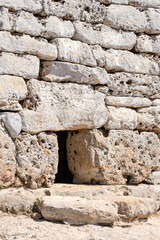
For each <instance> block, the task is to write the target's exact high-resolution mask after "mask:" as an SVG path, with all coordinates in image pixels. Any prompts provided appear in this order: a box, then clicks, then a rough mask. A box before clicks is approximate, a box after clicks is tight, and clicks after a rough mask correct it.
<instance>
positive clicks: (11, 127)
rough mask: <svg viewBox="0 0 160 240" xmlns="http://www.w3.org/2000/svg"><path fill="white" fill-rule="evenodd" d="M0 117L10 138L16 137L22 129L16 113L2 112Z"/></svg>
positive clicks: (19, 118)
mask: <svg viewBox="0 0 160 240" xmlns="http://www.w3.org/2000/svg"><path fill="white" fill-rule="evenodd" d="M0 117H1V118H2V121H3V123H4V125H5V128H6V129H7V131H8V132H9V135H10V136H11V137H12V138H16V137H18V135H19V134H20V132H21V129H22V123H21V117H20V115H19V114H18V113H12V112H4V113H0Z"/></svg>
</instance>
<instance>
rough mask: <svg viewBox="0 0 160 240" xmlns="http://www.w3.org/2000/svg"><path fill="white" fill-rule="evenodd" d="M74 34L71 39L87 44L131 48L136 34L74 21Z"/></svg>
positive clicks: (134, 42)
mask: <svg viewBox="0 0 160 240" xmlns="http://www.w3.org/2000/svg"><path fill="white" fill-rule="evenodd" d="M74 27H75V35H74V36H73V39H75V40H79V41H82V42H86V43H88V44H93V45H94V44H99V45H100V46H102V47H104V48H115V49H128V50H130V49H132V48H133V46H134V45H135V44H136V35H135V34H134V33H132V32H123V31H117V30H115V29H112V28H110V27H108V26H106V25H94V26H93V25H91V24H87V23H83V22H79V21H78V22H75V23H74Z"/></svg>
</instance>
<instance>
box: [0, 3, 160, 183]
mask: <svg viewBox="0 0 160 240" xmlns="http://www.w3.org/2000/svg"><path fill="white" fill-rule="evenodd" d="M0 30H1V31H0V51H1V54H0V186H2V187H9V186H22V185H26V186H27V187H29V188H38V187H41V186H47V187H49V186H51V185H52V184H53V183H54V181H55V175H56V173H57V171H58V162H59V159H58V158H59V157H58V148H59V147H60V146H58V140H57V135H56V132H57V131H68V138H67V143H66V147H67V160H68V165H69V168H70V171H71V172H72V174H73V175H74V180H73V182H74V183H92V184H96V183H97V184H138V183H143V182H145V183H149V184H160V78H159V76H160V63H159V56H160V35H159V34H160V2H159V0H99V1H98V0H97V1H96V0H75V1H71V0H59V1H57V0H55V1H51V0H23V1H19V0H14V1H13V0H8V1H5V0H0Z"/></svg>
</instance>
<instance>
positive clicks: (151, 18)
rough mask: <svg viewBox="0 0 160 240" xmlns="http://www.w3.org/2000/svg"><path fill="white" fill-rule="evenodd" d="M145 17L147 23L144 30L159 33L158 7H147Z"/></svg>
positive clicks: (159, 13)
mask: <svg viewBox="0 0 160 240" xmlns="http://www.w3.org/2000/svg"><path fill="white" fill-rule="evenodd" d="M146 18H147V20H148V25H147V28H146V31H145V32H146V33H149V34H160V9H153V8H149V9H148V10H147V11H146Z"/></svg>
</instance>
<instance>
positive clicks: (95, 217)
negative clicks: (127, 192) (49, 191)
mask: <svg viewBox="0 0 160 240" xmlns="http://www.w3.org/2000/svg"><path fill="white" fill-rule="evenodd" d="M39 208H40V211H41V214H42V216H43V217H44V218H45V219H47V220H54V221H55V220H58V221H64V222H68V223H70V224H78V225H79V224H86V223H92V224H98V223H99V224H103V225H109V224H113V223H114V221H116V220H118V214H117V206H116V204H114V203H113V204H111V203H110V202H109V201H105V200H104V199H102V200H100V199H98V200H97V199H95V200H94V198H91V199H86V198H81V197H74V196H72V197H71V196H65V197H64V196H54V197H48V196H47V197H44V198H43V199H42V200H41V201H40V204H39Z"/></svg>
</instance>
